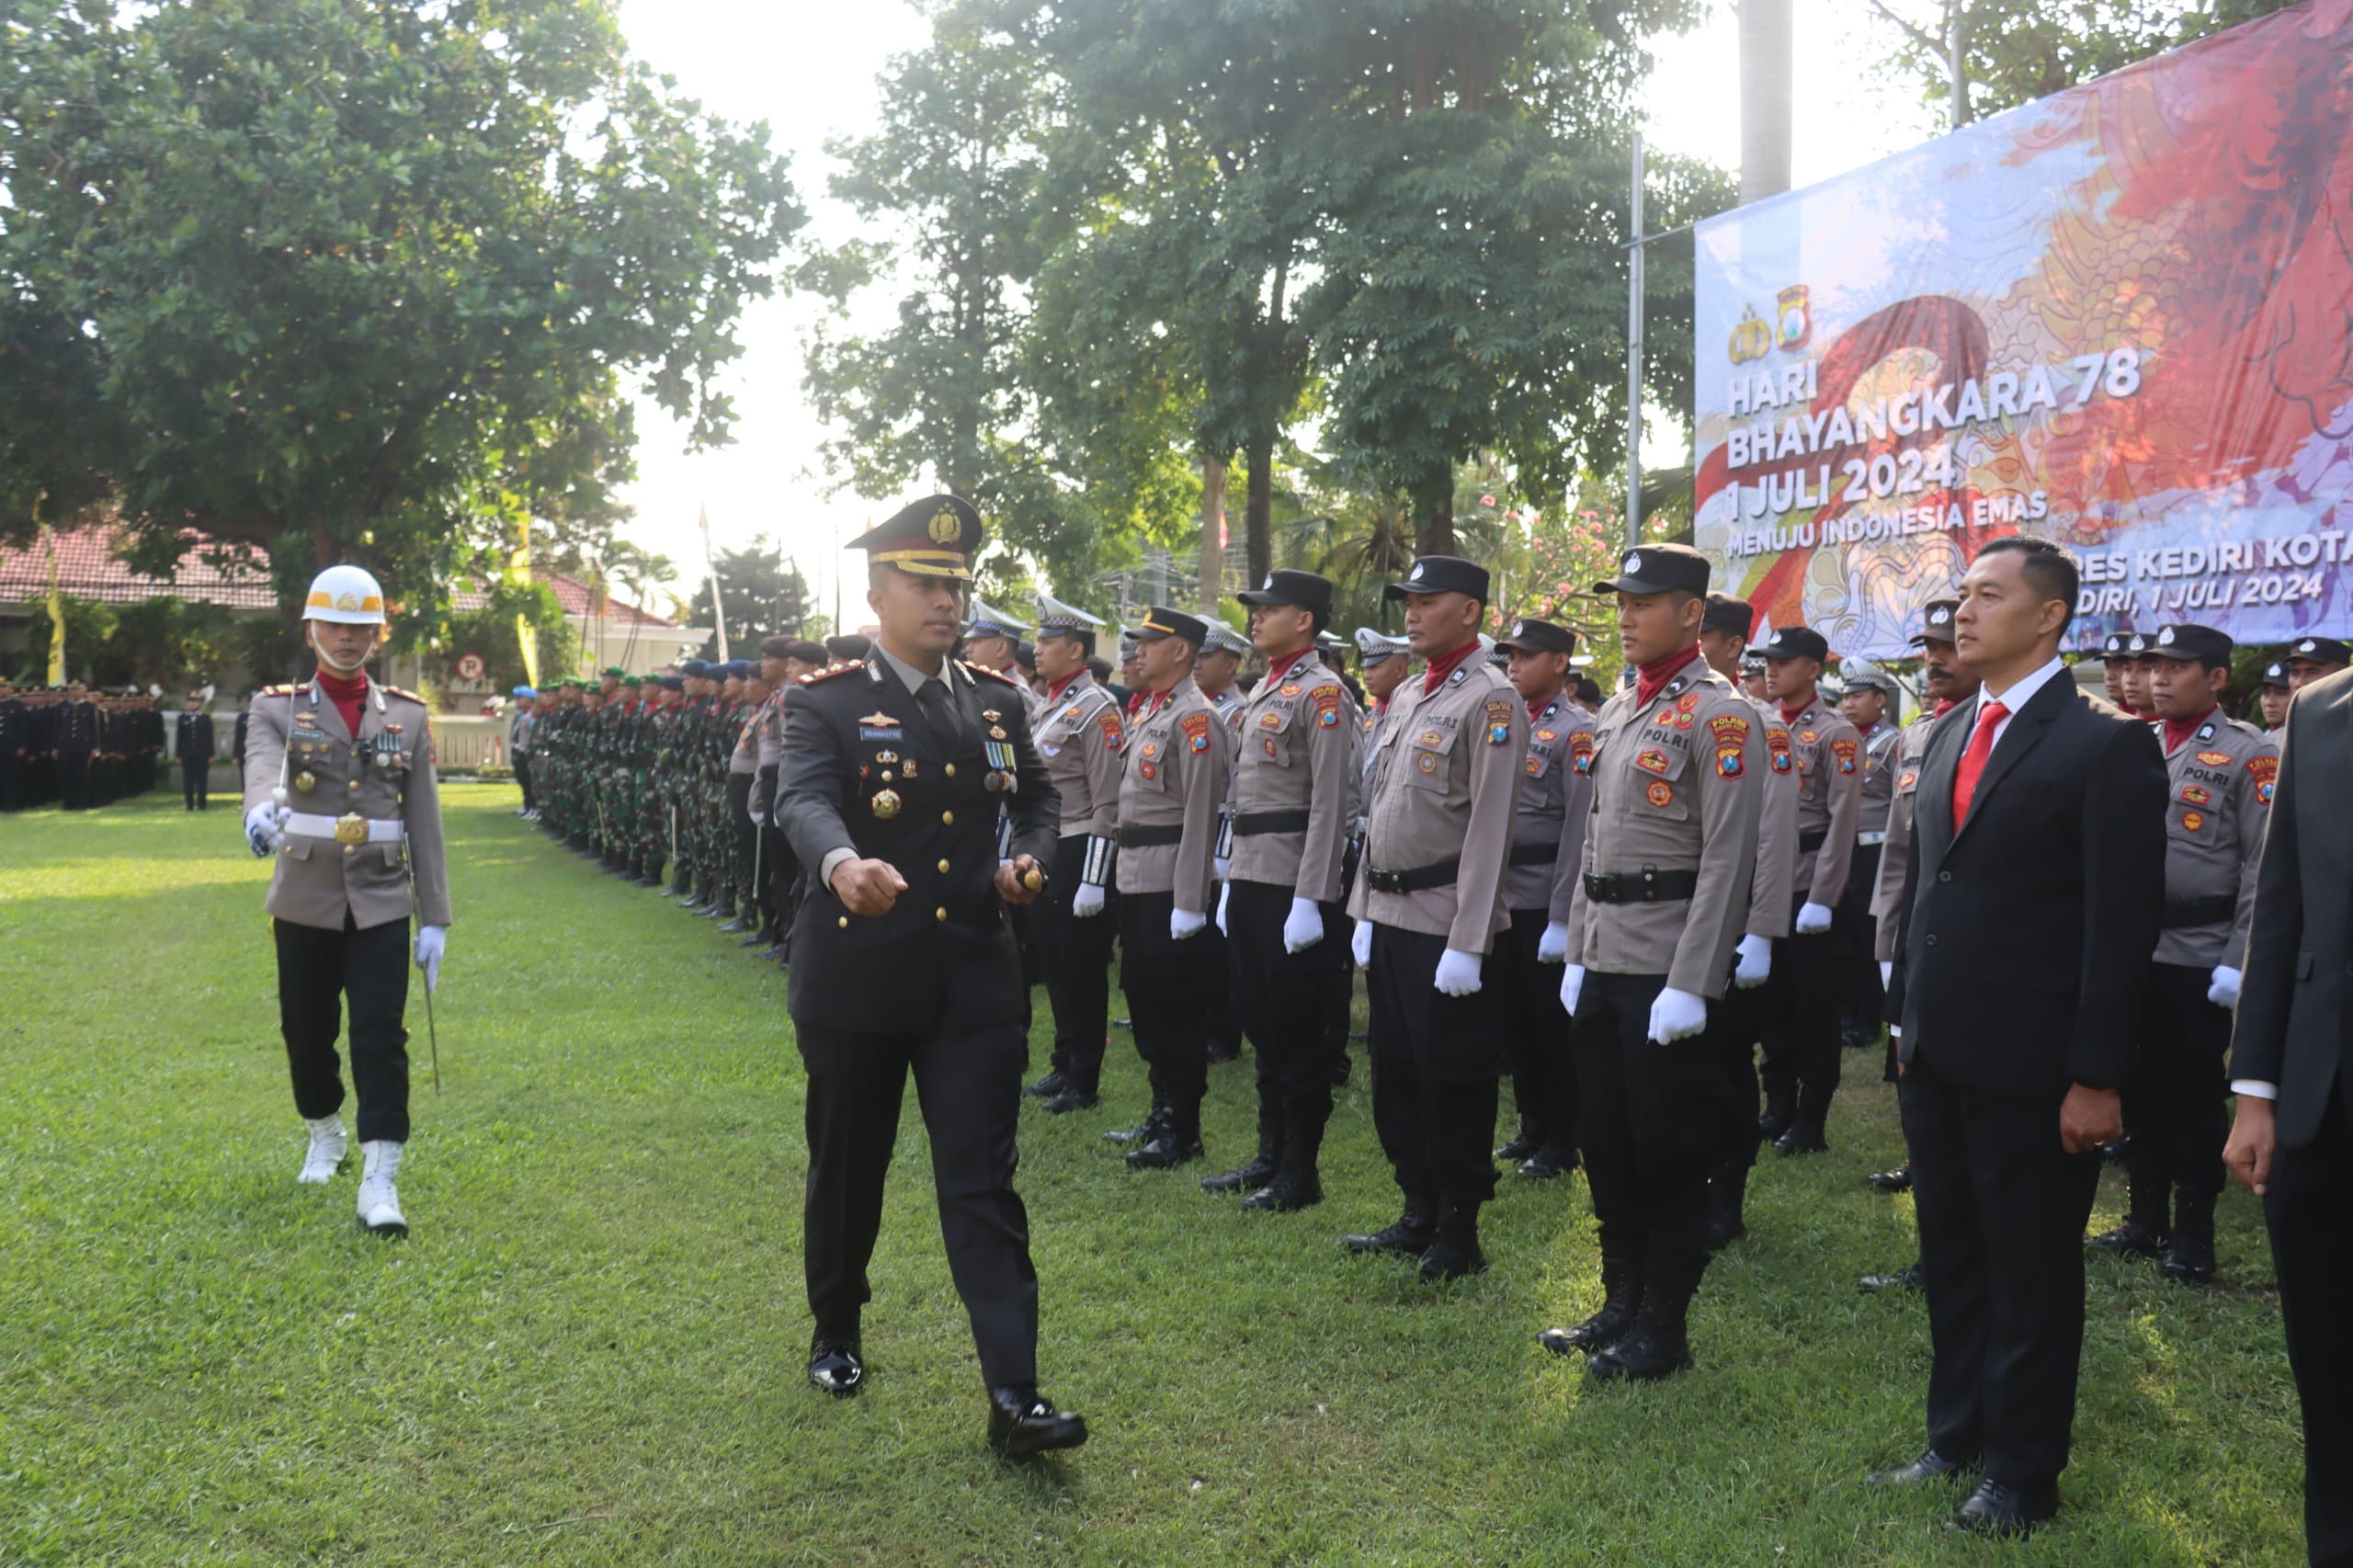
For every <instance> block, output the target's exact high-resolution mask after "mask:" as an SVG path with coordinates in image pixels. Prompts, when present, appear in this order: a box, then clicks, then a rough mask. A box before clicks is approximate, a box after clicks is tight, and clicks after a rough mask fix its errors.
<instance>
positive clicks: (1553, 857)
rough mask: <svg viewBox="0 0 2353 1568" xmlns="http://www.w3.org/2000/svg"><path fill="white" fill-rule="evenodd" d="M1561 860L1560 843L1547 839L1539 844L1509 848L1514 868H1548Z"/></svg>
mask: <svg viewBox="0 0 2353 1568" xmlns="http://www.w3.org/2000/svg"><path fill="white" fill-rule="evenodd" d="M1560 858H1561V841H1560V840H1559V839H1557V838H1547V839H1544V840H1542V841H1541V842H1540V843H1534V844H1515V845H1513V846H1511V863H1512V864H1513V865H1515V866H1550V865H1552V864H1553V863H1554V862H1555V861H1557V860H1559V859H1560Z"/></svg>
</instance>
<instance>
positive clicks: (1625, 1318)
mask: <svg viewBox="0 0 2353 1568" xmlns="http://www.w3.org/2000/svg"><path fill="white" fill-rule="evenodd" d="M1642 1306H1643V1269H1642V1266H1641V1265H1640V1264H1638V1263H1635V1262H1633V1261H1632V1260H1631V1259H1630V1258H1621V1257H1611V1256H1609V1255H1608V1254H1607V1253H1604V1254H1603V1255H1602V1258H1601V1310H1600V1311H1599V1312H1596V1313H1594V1314H1593V1315H1592V1316H1591V1317H1589V1318H1587V1319H1586V1320H1585V1322H1583V1323H1581V1324H1577V1325H1576V1326H1575V1327H1574V1328H1548V1329H1546V1330H1545V1331H1544V1332H1543V1333H1541V1334H1540V1335H1537V1336H1536V1340H1537V1343H1538V1344H1540V1345H1541V1346H1544V1348H1545V1349H1547V1350H1550V1351H1551V1352H1552V1354H1553V1355H1555V1356H1566V1355H1568V1354H1569V1353H1570V1352H1571V1351H1573V1350H1582V1351H1585V1352H1586V1354H1587V1355H1591V1354H1593V1353H1595V1352H1597V1351H1598V1350H1600V1349H1601V1348H1603V1347H1604V1346H1607V1345H1608V1344H1609V1343H1610V1342H1611V1341H1612V1340H1614V1339H1616V1338H1617V1337H1618V1336H1619V1335H1621V1334H1624V1333H1625V1332H1626V1331H1627V1330H1628V1329H1631V1327H1633V1326H1634V1318H1635V1315H1636V1314H1637V1313H1639V1312H1641V1311H1642Z"/></svg>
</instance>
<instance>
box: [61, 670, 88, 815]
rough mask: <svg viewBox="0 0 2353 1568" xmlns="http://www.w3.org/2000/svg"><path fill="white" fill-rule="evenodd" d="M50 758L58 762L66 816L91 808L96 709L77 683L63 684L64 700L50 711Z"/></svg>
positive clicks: (84, 688) (85, 689) (73, 681)
mask: <svg viewBox="0 0 2353 1568" xmlns="http://www.w3.org/2000/svg"><path fill="white" fill-rule="evenodd" d="M52 712H53V715H54V716H53V717H52V718H51V724H52V725H53V726H54V727H53V728H52V729H51V731H50V743H49V749H50V755H51V756H54V757H55V758H56V759H57V793H58V798H59V799H60V800H61V801H63V802H64V805H65V809H66V810H67V811H69V812H82V811H87V810H89V808H90V804H91V801H90V777H91V773H92V771H93V764H92V760H91V759H92V758H93V757H94V756H96V755H97V752H98V750H99V746H98V734H99V725H100V719H99V715H98V705H97V703H95V702H93V701H91V700H90V689H89V687H85V686H84V685H83V684H82V683H81V682H80V681H78V680H71V681H67V682H66V683H65V697H64V699H63V701H61V702H59V703H58V704H57V706H56V708H55V709H54V710H52Z"/></svg>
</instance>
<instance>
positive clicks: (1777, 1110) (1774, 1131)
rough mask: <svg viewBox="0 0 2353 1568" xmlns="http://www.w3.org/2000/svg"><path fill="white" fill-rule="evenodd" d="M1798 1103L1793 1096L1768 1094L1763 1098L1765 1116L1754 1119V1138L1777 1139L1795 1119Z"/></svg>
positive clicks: (1787, 1129) (1788, 1128)
mask: <svg viewBox="0 0 2353 1568" xmlns="http://www.w3.org/2000/svg"><path fill="white" fill-rule="evenodd" d="M1797 1109H1798V1101H1797V1096H1795V1095H1793V1094H1789V1093H1780V1094H1773V1093H1768V1094H1767V1095H1766V1096H1765V1114H1764V1115H1763V1116H1760V1117H1758V1118H1757V1119H1756V1136H1758V1137H1759V1138H1763V1139H1767V1140H1768V1141H1769V1140H1771V1139H1775V1138H1779V1136H1780V1135H1781V1134H1782V1133H1784V1132H1787V1131H1789V1130H1790V1121H1791V1120H1792V1119H1794V1118H1795V1117H1796V1115H1797Z"/></svg>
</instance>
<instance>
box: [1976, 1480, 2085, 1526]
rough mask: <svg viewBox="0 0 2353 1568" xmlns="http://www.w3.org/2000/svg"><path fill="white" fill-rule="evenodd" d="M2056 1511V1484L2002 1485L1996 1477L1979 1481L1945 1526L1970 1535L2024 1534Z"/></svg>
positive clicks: (2057, 1498) (2056, 1513)
mask: <svg viewBox="0 0 2353 1568" xmlns="http://www.w3.org/2000/svg"><path fill="white" fill-rule="evenodd" d="M2058 1512H2059V1488H2058V1487H2056V1486H2005V1485H2003V1484H2002V1483H2000V1482H1998V1481H1981V1482H1979V1483H1977V1490H1976V1491H1974V1492H1972V1493H1971V1494H1969V1500H1968V1501H1967V1502H1965V1503H1963V1504H1962V1505H1961V1511H1960V1512H1958V1513H1956V1514H1954V1515H1953V1517H1952V1519H1951V1521H1950V1525H1949V1528H1952V1529H1956V1530H1965V1531H1967V1532H1968V1533H1969V1534H1971V1535H1989V1536H2011V1537H2015V1536H2024V1535H2029V1534H2031V1533H2032V1532H2033V1529H2034V1527H2035V1526H2037V1525H2039V1524H2040V1523H2042V1522H2043V1521H2044V1520H2046V1519H2050V1518H2053V1517H2057V1515H2058Z"/></svg>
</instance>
